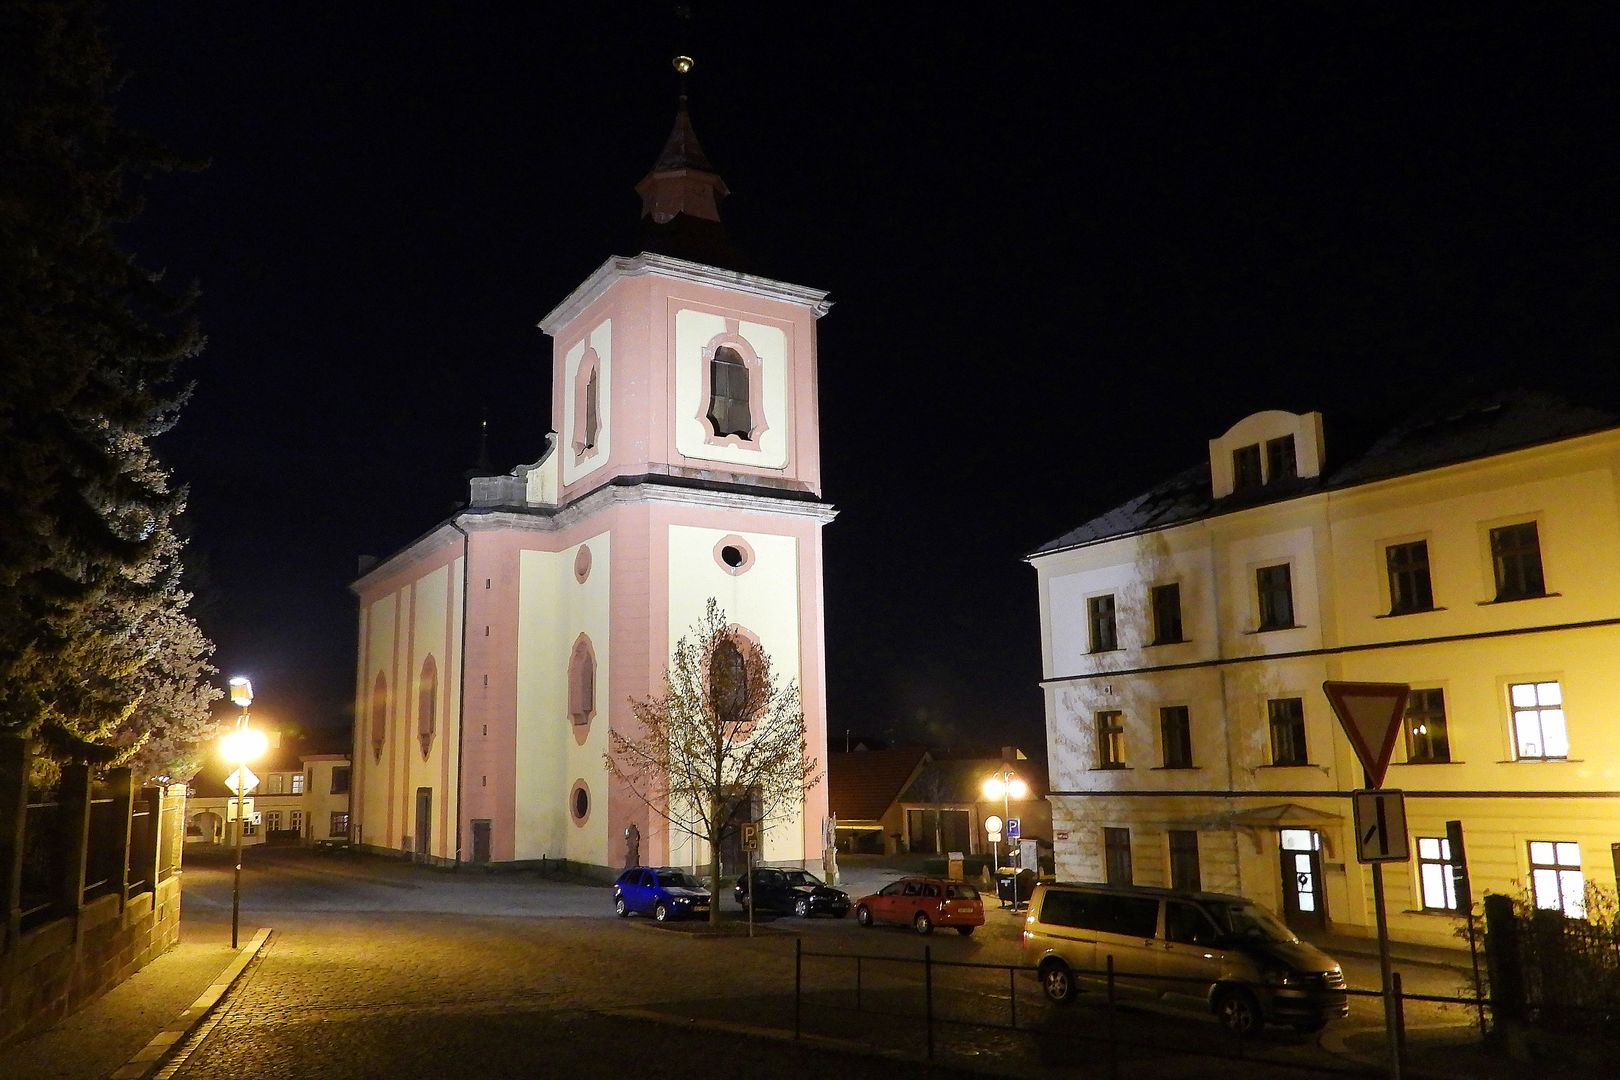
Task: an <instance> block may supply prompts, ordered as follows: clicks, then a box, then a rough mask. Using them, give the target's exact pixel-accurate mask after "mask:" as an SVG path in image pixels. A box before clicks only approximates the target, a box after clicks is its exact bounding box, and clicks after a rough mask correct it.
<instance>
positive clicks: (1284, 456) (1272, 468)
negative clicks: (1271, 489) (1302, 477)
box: [1266, 435, 1299, 484]
mask: <svg viewBox="0 0 1620 1080" xmlns="http://www.w3.org/2000/svg"><path fill="white" fill-rule="evenodd" d="M1298 475H1299V461H1298V458H1297V457H1296V456H1295V454H1294V437H1293V436H1292V435H1284V436H1283V437H1282V438H1280V439H1267V440H1266V483H1268V484H1275V483H1276V482H1277V481H1278V480H1292V479H1293V478H1294V477H1296V476H1298Z"/></svg>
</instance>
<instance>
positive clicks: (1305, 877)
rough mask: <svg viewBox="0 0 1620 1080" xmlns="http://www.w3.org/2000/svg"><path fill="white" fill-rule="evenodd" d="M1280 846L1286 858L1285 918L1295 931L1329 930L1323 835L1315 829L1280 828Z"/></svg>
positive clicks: (1279, 850) (1283, 880) (1283, 871)
mask: <svg viewBox="0 0 1620 1080" xmlns="http://www.w3.org/2000/svg"><path fill="white" fill-rule="evenodd" d="M1277 849H1278V853H1279V855H1280V857H1281V861H1282V901H1283V910H1282V916H1283V921H1284V922H1286V923H1287V924H1288V925H1289V926H1290V927H1291V928H1292V929H1295V930H1326V929H1327V897H1326V896H1325V895H1323V889H1322V837H1321V835H1320V834H1319V833H1317V832H1316V831H1315V830H1314V829H1279V830H1277Z"/></svg>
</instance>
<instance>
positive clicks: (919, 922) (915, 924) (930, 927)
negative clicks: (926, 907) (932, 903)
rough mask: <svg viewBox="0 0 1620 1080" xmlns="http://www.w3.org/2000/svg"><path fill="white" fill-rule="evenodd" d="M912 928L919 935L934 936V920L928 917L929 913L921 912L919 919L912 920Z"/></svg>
mask: <svg viewBox="0 0 1620 1080" xmlns="http://www.w3.org/2000/svg"><path fill="white" fill-rule="evenodd" d="M911 928H912V929H913V930H915V931H917V933H919V934H932V933H933V932H934V920H933V919H930V918H929V917H928V912H926V911H919V912H917V917H916V918H915V919H912V920H911Z"/></svg>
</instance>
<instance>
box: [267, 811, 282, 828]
mask: <svg viewBox="0 0 1620 1080" xmlns="http://www.w3.org/2000/svg"><path fill="white" fill-rule="evenodd" d="M264 827H265V829H267V830H268V831H270V832H280V831H281V811H280V810H266V811H265V812H264Z"/></svg>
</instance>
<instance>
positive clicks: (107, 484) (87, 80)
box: [0, 0, 217, 772]
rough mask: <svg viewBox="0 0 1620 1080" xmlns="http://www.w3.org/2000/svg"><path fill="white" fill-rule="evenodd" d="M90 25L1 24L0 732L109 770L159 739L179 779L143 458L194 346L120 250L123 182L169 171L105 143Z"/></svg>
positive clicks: (170, 526) (184, 703) (27, 14)
mask: <svg viewBox="0 0 1620 1080" xmlns="http://www.w3.org/2000/svg"><path fill="white" fill-rule="evenodd" d="M96 16H97V11H96V8H95V7H94V5H92V4H89V3H84V2H78V0H68V2H61V3H47V2H37V0H12V2H11V3H8V4H5V5H3V6H0V732H9V733H14V734H24V735H29V736H34V737H35V738H36V739H37V740H38V742H39V743H40V745H41V747H42V748H43V749H44V751H45V753H46V754H47V756H49V757H52V758H54V759H56V760H80V761H89V762H93V763H108V762H114V761H122V760H128V759H131V758H133V757H134V756H135V755H136V754H137V753H139V752H141V750H142V748H143V747H144V746H145V744H146V743H147V741H148V739H149V737H150V735H151V734H152V732H153V731H160V732H161V734H162V740H160V743H159V744H156V745H154V748H153V749H154V750H155V749H156V748H157V746H159V745H166V746H169V747H170V749H169V750H168V751H166V753H167V755H168V756H169V757H170V758H172V759H173V763H177V764H183V760H182V759H183V758H184V756H185V752H186V751H185V748H184V744H185V743H187V742H188V741H194V738H195V737H196V736H198V735H200V734H202V733H203V732H204V731H205V730H206V729H207V705H208V702H209V701H210V700H211V699H212V697H214V696H217V694H216V693H215V692H214V691H211V690H210V689H209V688H208V687H207V685H206V683H205V680H206V678H207V676H208V675H209V674H212V672H213V669H212V668H211V667H210V666H209V665H208V656H209V653H210V652H211V651H212V645H211V644H209V643H208V641H207V640H206V639H205V638H204V637H203V636H202V634H201V633H200V631H199V630H198V629H197V627H196V625H195V623H193V622H192V620H191V618H190V616H189V615H188V614H187V613H186V605H187V603H188V601H189V599H190V598H189V596H188V595H187V594H186V593H185V591H184V590H183V589H181V587H180V584H179V580H178V575H179V571H180V551H181V547H182V543H181V541H180V539H179V537H178V536H177V534H176V532H175V527H174V526H175V518H176V515H177V514H179V513H180V511H181V509H182V508H183V506H184V492H183V491H180V490H177V489H175V488H174V487H173V485H172V484H171V482H170V477H169V474H168V472H167V471H166V470H165V469H164V468H163V466H162V464H161V462H160V461H159V460H158V458H157V456H156V455H155V453H154V451H153V448H152V440H153V439H155V438H156V437H157V436H158V435H160V434H162V433H163V432H164V431H165V430H167V429H168V428H169V427H170V426H171V425H172V424H173V422H174V420H175V418H176V416H177V414H178V412H179V409H180V407H181V406H182V405H183V403H184V400H185V397H186V395H187V387H185V386H184V385H182V384H180V383H179V382H178V381H177V367H178V365H179V364H180V362H181V361H182V360H184V359H186V358H188V357H191V356H193V355H195V354H196V353H197V352H198V351H199V350H200V349H201V347H202V340H203V339H202V336H201V333H200V331H199V330H198V328H197V325H196V322H195V319H194V318H193V316H192V314H191V308H192V306H193V303H194V300H195V296H194V293H193V292H192V291H191V290H176V289H172V288H170V287H168V286H167V285H166V284H165V282H164V281H163V277H162V275H161V274H160V273H158V272H154V271H152V270H148V269H146V268H145V267H143V266H141V265H140V264H139V263H138V262H137V261H136V260H135V259H134V258H133V257H132V256H131V255H130V254H129V253H127V252H126V251H124V250H123V248H122V247H121V245H120V243H119V240H118V238H117V235H116V232H115V230H116V228H117V226H119V225H120V224H122V223H125V222H128V221H130V220H131V219H133V218H134V217H135V216H136V215H137V214H138V212H139V210H140V201H139V199H138V197H136V196H135V195H134V194H133V193H132V188H133V186H134V184H135V182H137V181H139V180H140V179H142V178H144V177H146V176H150V175H151V174H153V173H154V172H156V171H159V170H164V169H170V168H174V167H176V166H179V165H181V164H183V163H182V162H180V161H178V160H177V159H176V158H175V157H173V156H172V155H170V154H168V153H167V152H165V151H164V150H162V149H161V148H159V147H158V146H157V145H156V144H154V143H153V142H151V141H150V140H148V139H146V138H143V137H141V136H139V135H136V134H134V133H132V132H129V131H126V130H124V129H123V128H121V127H120V126H119V125H118V123H117V122H116V120H115V117H114V111H113V104H112V98H113V94H114V92H115V91H116V89H117V83H116V75H115V71H114V66H113V62H112V57H111V53H110V50H109V48H108V46H107V44H106V42H105V40H104V39H103V37H102V33H101V30H100V27H99V26H98V25H97V22H96ZM149 756H151V755H150V754H149ZM148 764H149V765H150V766H151V767H152V768H153V769H155V770H156V771H159V772H162V771H170V770H169V769H168V768H167V766H168V765H169V764H171V762H169V761H163V762H158V761H156V760H153V761H150V762H148Z"/></svg>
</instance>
